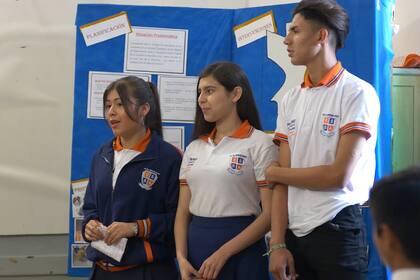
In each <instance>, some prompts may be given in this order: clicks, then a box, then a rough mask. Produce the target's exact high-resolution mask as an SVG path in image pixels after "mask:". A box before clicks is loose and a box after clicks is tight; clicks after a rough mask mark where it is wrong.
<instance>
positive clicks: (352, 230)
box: [286, 205, 368, 280]
mask: <svg viewBox="0 0 420 280" xmlns="http://www.w3.org/2000/svg"><path fill="white" fill-rule="evenodd" d="M286 244H287V247H288V249H289V250H290V251H291V253H292V254H293V257H294V259H295V268H296V272H297V274H299V278H298V279H299V280H362V279H363V280H364V279H366V274H367V267H368V247H367V240H366V227H365V224H364V222H363V217H362V209H361V207H360V206H359V205H352V206H348V207H346V208H344V209H343V210H341V211H340V212H339V213H338V214H337V216H336V217H335V218H334V219H333V220H331V221H329V222H327V223H325V224H323V225H321V226H319V227H317V228H315V229H314V230H313V231H312V232H311V233H309V234H308V235H306V236H303V237H296V236H295V235H294V234H293V233H292V232H291V231H290V230H288V231H287V233H286Z"/></svg>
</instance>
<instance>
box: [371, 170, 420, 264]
mask: <svg viewBox="0 0 420 280" xmlns="http://www.w3.org/2000/svg"><path fill="white" fill-rule="evenodd" d="M370 206H371V209H372V215H373V220H374V223H375V225H376V228H377V230H378V234H381V232H380V229H379V228H380V225H381V224H386V225H388V226H389V227H390V229H391V230H392V232H393V233H394V234H395V235H396V237H397V238H398V239H399V241H400V243H401V246H402V249H403V252H404V254H405V255H406V257H407V258H408V259H410V260H411V261H413V262H415V263H419V264H420V238H419V233H418V229H419V228H420V167H419V166H417V167H412V168H410V169H407V170H404V171H402V172H399V173H396V174H394V175H392V176H388V177H385V178H383V179H382V180H380V181H379V182H377V183H376V184H375V185H374V187H373V188H372V190H371V193H370Z"/></svg>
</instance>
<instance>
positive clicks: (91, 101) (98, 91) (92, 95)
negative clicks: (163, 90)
mask: <svg viewBox="0 0 420 280" xmlns="http://www.w3.org/2000/svg"><path fill="white" fill-rule="evenodd" d="M129 75H134V76H136V77H139V78H141V79H143V80H145V81H150V79H151V78H150V75H148V74H141V73H114V72H94V71H89V90H88V108H87V117H88V118H89V119H103V118H104V113H103V100H102V98H103V95H104V91H105V89H106V87H107V86H108V85H109V84H110V83H112V82H113V81H115V80H118V79H120V78H123V77H126V76H129Z"/></svg>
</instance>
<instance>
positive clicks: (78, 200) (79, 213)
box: [71, 193, 85, 218]
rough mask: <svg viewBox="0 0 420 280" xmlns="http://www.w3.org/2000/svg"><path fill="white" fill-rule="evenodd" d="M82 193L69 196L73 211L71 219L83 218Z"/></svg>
mask: <svg viewBox="0 0 420 280" xmlns="http://www.w3.org/2000/svg"><path fill="white" fill-rule="evenodd" d="M84 197H85V194H84V193H74V194H72V195H71V208H72V211H73V218H83V210H82V207H83V199H84Z"/></svg>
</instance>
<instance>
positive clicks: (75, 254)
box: [71, 244, 92, 267]
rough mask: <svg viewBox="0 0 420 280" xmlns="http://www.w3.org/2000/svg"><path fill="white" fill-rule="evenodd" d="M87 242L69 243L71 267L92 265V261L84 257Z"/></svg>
mask: <svg viewBox="0 0 420 280" xmlns="http://www.w3.org/2000/svg"><path fill="white" fill-rule="evenodd" d="M87 246H88V244H72V245H71V266H72V267H92V262H91V261H89V260H88V259H87V257H86V248H87Z"/></svg>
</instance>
